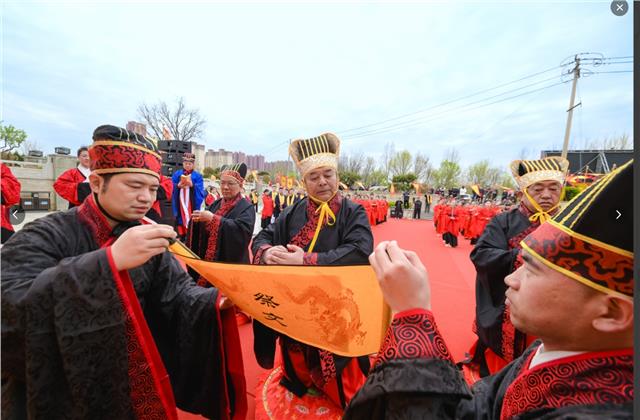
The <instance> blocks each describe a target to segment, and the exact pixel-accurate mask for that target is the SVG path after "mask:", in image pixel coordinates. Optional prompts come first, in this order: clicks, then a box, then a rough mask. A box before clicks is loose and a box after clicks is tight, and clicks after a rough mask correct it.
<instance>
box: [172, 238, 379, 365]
mask: <svg viewBox="0 0 640 420" xmlns="http://www.w3.org/2000/svg"><path fill="white" fill-rule="evenodd" d="M169 250H170V251H171V252H173V253H174V255H175V256H176V257H177V258H179V259H180V260H182V261H183V262H184V263H185V264H187V265H188V266H189V267H191V268H193V269H194V270H195V271H197V272H198V273H199V274H200V275H201V276H202V277H204V278H205V279H207V281H209V282H210V283H211V284H213V285H214V286H215V287H217V288H218V289H219V290H220V291H221V292H222V293H223V294H224V295H225V296H227V297H229V298H230V299H231V300H232V301H233V303H234V304H235V305H236V306H237V307H238V308H240V309H241V310H242V311H244V312H246V313H248V314H249V315H251V316H252V317H253V318H254V319H256V320H257V321H260V322H261V323H263V324H264V325H266V326H268V327H270V328H272V329H274V330H276V331H278V332H280V333H282V334H285V335H287V336H289V337H291V338H294V339H296V340H298V341H300V342H302V343H305V344H308V345H311V346H314V347H318V348H321V349H324V350H328V351H330V352H332V353H336V354H339V355H341V356H348V357H356V356H363V355H367V354H374V353H377V352H378V350H379V349H380V345H381V344H382V341H383V339H384V336H385V333H386V331H387V328H388V326H389V323H390V321H391V312H390V310H389V307H388V306H387V304H386V303H385V302H384V300H383V298H382V293H381V292H380V288H379V287H378V281H377V280H376V277H375V274H374V272H373V269H372V268H371V266H368V265H359V266H339V267H335V266H278V265H248V264H228V263H216V262H209V261H203V260H200V259H197V257H196V256H195V255H194V254H193V253H192V252H191V251H190V250H189V249H188V248H186V247H185V246H184V245H183V244H182V243H180V242H176V243H175V244H173V245H171V246H170V247H169Z"/></svg>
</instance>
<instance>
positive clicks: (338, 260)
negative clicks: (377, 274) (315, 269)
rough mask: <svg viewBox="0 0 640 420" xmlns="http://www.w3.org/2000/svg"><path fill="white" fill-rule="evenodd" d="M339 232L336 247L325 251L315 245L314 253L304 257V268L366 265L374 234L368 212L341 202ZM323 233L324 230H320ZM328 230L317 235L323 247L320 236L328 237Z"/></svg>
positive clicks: (356, 205)
mask: <svg viewBox="0 0 640 420" xmlns="http://www.w3.org/2000/svg"><path fill="white" fill-rule="evenodd" d="M336 224H338V229H339V230H340V231H341V232H340V233H339V235H340V237H341V240H340V242H339V244H338V245H337V246H336V247H331V248H330V249H329V247H327V248H324V247H322V246H321V245H320V246H318V245H316V249H317V250H318V251H317V252H316V251H315V250H314V252H311V253H308V252H307V253H305V257H304V261H305V264H317V265H358V264H368V263H369V260H368V258H369V255H370V254H371V253H372V252H373V234H372V233H371V225H370V224H369V218H368V216H367V212H366V211H365V210H364V207H362V206H361V205H360V204H356V203H352V202H350V201H348V200H343V201H342V207H341V209H340V212H339V217H338V221H337V222H336ZM323 229H325V228H323ZM326 229H327V230H326V231H325V232H323V231H322V230H321V231H320V236H319V237H318V242H319V243H320V244H322V243H323V241H322V239H323V236H324V235H323V234H327V235H328V236H331V235H330V233H329V232H328V230H329V229H328V228H326Z"/></svg>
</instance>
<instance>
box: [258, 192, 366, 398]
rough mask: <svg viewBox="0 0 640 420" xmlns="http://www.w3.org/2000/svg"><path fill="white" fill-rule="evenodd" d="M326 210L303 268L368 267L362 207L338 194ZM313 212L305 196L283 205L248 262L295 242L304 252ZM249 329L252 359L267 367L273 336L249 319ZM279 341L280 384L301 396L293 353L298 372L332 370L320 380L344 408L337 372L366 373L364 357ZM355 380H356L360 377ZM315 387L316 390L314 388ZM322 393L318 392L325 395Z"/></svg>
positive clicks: (310, 234)
mask: <svg viewBox="0 0 640 420" xmlns="http://www.w3.org/2000/svg"><path fill="white" fill-rule="evenodd" d="M330 207H331V209H332V211H333V212H334V214H335V216H336V222H335V224H334V225H333V226H328V225H324V226H323V227H322V229H321V230H320V234H319V235H318V239H317V241H316V244H315V247H314V249H313V252H305V255H304V257H303V261H304V264H305V265H364V264H368V262H369V261H368V256H369V254H371V252H373V235H372V233H371V226H370V225H369V219H368V217H367V213H366V212H365V210H364V208H363V207H362V206H361V205H360V204H356V203H354V202H352V201H350V200H347V199H343V198H342V197H341V196H340V195H336V196H335V197H334V198H333V199H332V200H331V202H330ZM316 209H317V205H316V204H315V203H314V202H312V201H309V199H308V198H304V199H302V200H300V201H299V202H297V203H294V204H293V205H291V206H288V207H286V208H285V209H284V211H283V212H282V213H281V214H280V217H279V218H278V219H277V220H276V221H275V222H274V223H272V224H270V225H269V226H268V227H266V228H265V229H263V230H262V231H260V233H258V235H257V236H256V237H255V238H254V239H253V243H252V251H253V255H254V257H253V258H254V259H253V262H254V263H255V264H260V263H261V262H262V261H261V258H262V254H263V252H264V251H265V250H266V249H268V248H270V247H272V246H276V245H282V246H286V245H287V244H295V245H298V246H300V247H301V248H303V249H304V250H305V251H307V250H308V249H309V245H310V244H311V241H312V238H313V236H314V233H315V230H316V226H317V222H318V213H317V212H316ZM253 330H254V353H255V355H256V359H257V361H258V363H259V364H260V366H262V367H263V368H265V369H269V368H272V367H273V362H274V355H275V342H276V338H277V337H278V333H276V332H275V331H273V330H271V329H270V328H268V327H266V326H264V325H263V324H261V323H259V322H256V321H255V320H254V322H253ZM280 338H281V341H280V345H281V348H283V349H287V350H286V351H283V352H282V355H283V358H284V367H285V381H284V382H282V384H283V385H284V386H286V387H287V388H288V389H289V390H290V391H292V392H293V393H295V394H296V395H298V396H302V395H304V393H305V392H306V391H307V387H308V385H309V384H304V383H302V381H301V380H299V378H297V377H295V376H296V375H295V372H294V371H295V370H296V366H295V361H294V360H293V357H292V356H291V355H290V353H289V350H290V349H295V350H291V351H295V352H297V353H298V354H302V355H303V356H302V357H303V358H304V365H305V366H304V367H303V369H308V370H309V371H311V372H314V371H322V372H327V371H331V372H333V377H332V378H329V377H324V378H323V380H325V381H327V382H326V383H329V384H330V385H329V387H328V388H326V389H328V390H330V392H333V393H334V394H337V396H339V400H340V402H338V405H340V404H342V405H343V406H344V405H345V404H346V403H347V402H348V400H349V399H350V397H351V395H347V393H346V392H345V385H347V384H343V379H344V380H348V379H347V378H343V377H342V372H343V371H345V372H346V371H349V372H354V371H358V365H359V367H360V370H361V371H362V375H364V374H366V372H367V371H368V366H369V361H368V358H367V357H362V358H358V359H352V358H347V357H342V356H338V355H335V354H332V353H330V352H327V351H324V350H320V349H317V348H315V347H311V346H308V345H306V344H302V343H299V342H297V341H296V340H293V339H291V338H289V337H286V336H284V335H281V336H280ZM354 365H355V369H354ZM357 379H358V380H361V379H363V377H361V378H357ZM360 383H361V382H360ZM316 385H317V384H316ZM349 385H353V384H349ZM318 388H320V387H319V386H318ZM326 389H325V388H323V390H325V391H326ZM335 397H336V395H332V399H334V400H335Z"/></svg>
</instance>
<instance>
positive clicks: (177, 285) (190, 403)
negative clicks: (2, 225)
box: [1, 211, 244, 418]
mask: <svg viewBox="0 0 640 420" xmlns="http://www.w3.org/2000/svg"><path fill="white" fill-rule="evenodd" d="M75 216H76V212H75V211H69V212H64V213H56V214H53V215H51V216H47V217H45V218H42V219H38V220H37V221H35V222H32V223H30V224H28V225H27V226H25V227H24V228H23V229H22V230H21V231H20V232H18V233H17V234H16V235H15V236H14V238H13V240H12V241H11V243H10V244H9V246H4V247H3V248H2V251H1V255H2V365H3V393H2V399H3V401H2V404H3V414H4V415H6V416H7V418H13V417H14V416H15V417H17V418H25V417H29V418H68V417H71V418H106V417H105V416H107V417H108V418H131V417H134V416H135V415H139V414H140V412H141V411H146V410H148V411H149V415H150V416H152V415H153V414H154V413H158V411H154V410H157V409H158V407H160V409H162V407H163V406H164V407H165V408H166V403H167V401H166V400H162V401H164V403H163V402H162V401H158V400H159V398H158V393H156V392H154V387H153V386H151V385H150V382H149V381H148V379H149V375H148V374H145V369H148V368H143V369H142V370H140V366H147V365H140V364H138V363H137V362H136V357H138V356H139V355H140V351H141V350H140V347H142V346H141V344H140V343H144V347H146V348H149V349H152V348H157V350H156V351H157V352H158V353H159V354H160V356H161V362H160V363H159V365H157V366H155V367H154V369H157V370H158V371H160V372H161V371H162V370H164V369H165V368H166V373H168V375H169V377H168V379H169V380H170V384H169V385H170V386H171V388H172V389H173V395H174V396H175V404H177V406H178V407H180V408H181V409H184V410H187V411H191V412H194V413H199V414H202V415H204V416H206V417H210V418H226V417H227V416H228V413H229V407H230V406H233V403H234V399H238V400H241V399H242V398H243V397H244V396H243V395H240V396H238V395H237V393H236V392H234V385H235V384H231V380H230V377H229V375H228V374H227V372H226V371H225V369H224V365H223V363H222V361H223V360H224V358H223V356H222V354H223V351H224V350H223V341H222V338H221V333H220V331H221V320H220V313H219V311H218V309H217V305H216V300H217V297H218V291H217V289H215V288H207V289H205V288H201V287H197V286H195V284H193V282H192V280H191V279H190V277H189V276H188V275H187V273H186V272H185V271H184V270H183V269H182V268H181V267H180V265H179V264H178V262H177V261H176V260H175V259H174V257H173V256H171V255H170V254H169V253H164V254H161V255H159V256H156V257H154V258H152V259H151V260H150V261H149V262H147V263H146V264H144V265H143V266H141V267H138V268H135V269H132V270H129V272H128V277H130V279H131V280H130V284H131V286H132V288H133V293H135V294H134V295H133V296H132V299H136V298H137V300H138V302H139V305H140V307H141V309H142V311H143V313H144V316H143V317H141V318H138V319H137V322H138V323H139V324H141V325H143V326H146V328H148V331H150V333H151V336H150V337H148V338H146V337H145V338H143V339H141V340H140V339H136V338H135V337H133V336H132V334H133V333H132V330H131V328H130V326H131V311H128V310H127V308H128V307H129V306H130V305H128V304H127V302H125V301H124V300H123V299H122V294H121V293H120V291H119V286H118V285H119V284H121V283H119V282H118V279H121V278H122V277H123V276H125V275H126V274H127V273H126V272H120V273H115V272H114V271H113V269H112V267H113V262H112V260H111V259H110V252H109V248H101V249H99V248H98V246H97V245H96V242H95V241H94V239H93V237H92V236H91V234H90V232H89V231H88V229H85V228H84V227H83V226H82V225H81V224H80V223H78V219H77V217H75ZM123 273H124V274H123ZM134 335H135V334H134ZM132 337H133V338H132ZM138 338H139V337H138ZM136 367H137V368H136ZM151 383H152V382H151ZM238 385H240V387H239V388H238V389H241V388H242V387H243V386H244V384H238ZM134 391H135V392H134ZM169 394H171V393H169ZM227 395H228V396H229V399H230V400H231V401H229V400H228V399H227V398H226V396H227ZM134 397H136V398H137V401H142V402H144V404H143V406H139V405H137V406H134V404H132V401H134V400H136V399H135V398H134ZM172 399H173V397H170V398H169V399H168V401H169V402H172V401H171V400H172ZM175 404H174V407H175ZM169 408H171V407H169ZM174 411H175V410H174ZM160 412H161V413H164V412H163V411H160ZM223 414H226V415H223Z"/></svg>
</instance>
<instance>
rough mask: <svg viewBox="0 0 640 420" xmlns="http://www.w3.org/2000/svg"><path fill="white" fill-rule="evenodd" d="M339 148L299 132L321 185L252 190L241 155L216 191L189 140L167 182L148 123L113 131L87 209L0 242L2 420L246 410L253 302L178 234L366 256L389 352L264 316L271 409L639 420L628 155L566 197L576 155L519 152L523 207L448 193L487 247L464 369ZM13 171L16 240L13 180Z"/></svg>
mask: <svg viewBox="0 0 640 420" xmlns="http://www.w3.org/2000/svg"><path fill="white" fill-rule="evenodd" d="M339 150H340V140H339V138H338V137H337V136H335V135H334V134H331V133H324V134H322V135H319V136H317V137H313V138H307V139H297V140H294V141H292V142H291V144H290V147H289V154H290V156H291V158H292V159H293V161H294V162H295V164H296V166H297V168H298V170H299V172H300V176H301V180H302V185H303V187H304V191H302V190H297V191H296V190H287V189H285V188H279V187H278V188H271V189H265V190H264V191H263V192H262V197H261V200H260V198H259V197H258V191H257V190H250V191H249V192H246V191H245V189H244V187H245V179H246V175H247V171H248V169H247V166H246V165H245V164H244V163H239V164H234V165H226V166H224V167H222V168H221V171H220V181H219V191H218V190H217V189H214V188H207V189H205V187H204V182H203V179H202V176H201V174H199V173H198V172H197V171H196V170H195V168H194V160H195V157H194V156H193V155H191V154H185V156H184V162H183V168H182V169H180V170H179V171H177V172H176V173H174V174H173V176H172V177H171V178H167V177H164V176H162V175H161V164H162V162H161V157H160V154H159V153H158V150H157V147H156V144H155V142H153V141H152V140H151V139H149V138H147V137H144V136H141V135H139V134H136V133H134V132H130V131H127V130H125V129H122V128H119V127H114V126H110V125H105V126H100V127H98V128H96V130H95V131H94V133H93V144H92V145H91V146H90V147H88V148H83V149H81V150H80V151H79V152H78V158H79V164H78V167H77V168H73V169H71V170H69V171H67V172H65V173H64V174H63V175H62V176H61V177H60V179H59V180H58V181H56V187H55V188H56V191H58V193H59V194H60V195H61V196H63V197H65V198H66V199H67V200H68V201H69V203H70V207H71V208H70V209H69V210H67V211H63V212H56V213H53V214H50V215H48V216H46V217H42V218H40V219H37V220H35V221H33V222H31V223H29V224H27V225H26V226H24V227H23V228H22V229H21V230H20V231H19V232H17V233H15V234H13V236H12V237H11V238H10V239H8V240H7V241H6V242H5V243H4V245H3V246H2V250H1V255H2V267H1V270H2V273H1V274H2V279H1V281H2V301H3V304H2V318H3V323H2V414H3V416H6V417H7V418H102V417H104V416H105V414H106V415H108V417H110V418H141V419H146V418H170V419H175V418H177V411H176V407H178V408H180V409H182V410H185V411H188V412H192V413H198V414H201V415H203V416H205V417H208V418H221V419H231V418H244V417H245V416H246V415H247V401H246V396H247V390H246V380H245V378H244V372H243V361H242V351H241V350H240V348H239V346H240V341H239V333H238V323H237V318H236V312H237V308H235V307H234V305H233V302H231V301H230V300H229V299H227V298H226V297H224V296H222V295H221V294H220V293H219V291H218V289H217V288H216V287H213V286H212V285H211V283H209V281H208V279H205V278H202V277H201V276H200V275H199V274H198V273H196V272H195V271H191V270H190V269H188V270H187V269H185V268H184V267H183V266H182V265H181V264H180V263H179V262H178V261H177V260H176V258H175V257H174V256H173V255H172V254H171V253H170V252H168V251H167V248H168V247H169V246H170V244H171V243H173V242H175V241H176V240H178V239H181V240H183V241H184V242H185V244H186V246H187V247H188V248H190V250H191V251H192V252H193V253H194V254H195V255H197V256H198V257H199V258H201V259H204V260H207V261H218V262H226V263H243V264H262V265H287V266H305V265H316V266H317V265H322V266H331V265H342V266H344V265H366V264H370V265H371V267H372V268H373V271H374V272H375V275H376V277H377V279H378V282H379V286H380V289H381V291H382V294H383V296H384V299H385V301H386V302H387V303H388V305H389V306H390V308H391V310H392V312H393V319H392V322H391V325H390V327H389V329H388V331H387V337H386V339H385V340H384V342H383V343H382V346H381V348H380V351H379V353H378V355H377V356H376V357H370V356H367V355H364V356H361V357H345V356H341V355H338V354H334V353H331V352H329V351H327V350H324V349H322V348H317V347H313V346H310V345H308V344H305V343H302V342H300V341H298V340H296V338H295V337H290V336H288V335H285V334H283V333H280V332H276V331H275V330H273V329H271V328H269V326H267V325H264V324H263V323H261V322H258V321H256V320H253V324H252V328H253V335H254V339H253V342H254V346H253V351H254V355H255V358H256V360H257V362H258V364H259V365H260V366H261V367H262V368H264V369H266V370H267V373H266V374H265V375H264V377H263V378H262V380H261V382H260V384H259V390H257V391H256V400H257V404H256V412H255V417H256V418H259V419H262V418H265V419H266V418H276V419H283V418H289V417H292V418H294V417H295V418H301V417H311V418H312V417H320V418H340V417H342V416H344V418H348V419H360V418H362V419H365V418H366V419H369V418H381V419H382V418H480V417H482V418H495V419H498V418H501V419H511V418H519V417H527V418H536V417H545V416H546V417H545V418H552V417H553V418H569V417H570V418H590V417H597V416H600V417H605V418H632V416H633V414H632V409H631V407H632V404H633V349H632V346H633V344H632V339H633V247H632V242H633V240H632V234H631V232H632V230H631V219H630V218H624V219H623V220H617V219H615V218H612V217H608V216H607V215H608V214H609V213H610V212H609V210H610V207H611V203H615V205H616V208H619V209H623V210H622V211H623V212H624V213H625V214H629V215H631V214H633V208H632V197H631V195H630V194H628V191H630V190H631V188H632V169H633V163H632V162H629V163H628V164H626V165H624V166H621V167H620V168H617V169H616V170H614V171H612V172H611V173H609V174H607V175H606V176H605V177H603V178H602V179H601V180H599V181H598V182H597V183H595V184H594V185H592V186H591V187H590V188H588V189H587V190H586V191H585V192H584V193H582V194H580V195H579V196H578V197H576V198H575V199H574V200H573V201H571V202H570V203H569V204H568V205H567V206H566V207H564V208H563V209H560V192H561V190H562V186H563V183H564V177H565V176H566V172H567V166H568V163H567V161H566V160H564V159H561V158H546V159H540V160H519V161H514V162H513V164H512V166H511V169H512V173H513V175H514V178H515V179H516V181H517V183H518V186H519V188H520V191H521V193H522V197H523V198H522V200H521V202H520V203H519V204H518V205H517V206H515V207H514V208H511V209H500V208H498V207H497V206H495V205H492V204H491V202H487V203H483V204H477V205H469V204H465V203H456V202H455V200H448V199H444V200H443V201H441V202H438V203H437V204H436V205H435V207H434V225H435V226H436V229H437V230H438V232H439V233H440V234H442V236H443V240H444V241H445V242H446V243H448V244H449V245H451V246H456V244H457V236H458V235H459V234H463V235H464V237H465V238H467V239H469V240H471V241H472V242H474V244H475V247H474V250H473V252H472V254H471V260H472V262H473V264H474V266H475V268H476V272H477V278H476V319H475V322H474V325H473V328H474V331H475V332H476V333H477V336H478V340H477V342H476V343H474V345H473V346H472V348H471V349H470V351H469V358H468V359H467V360H464V361H462V363H459V364H457V365H456V363H455V362H456V361H454V360H453V359H452V357H451V355H450V353H449V351H448V349H447V345H446V343H445V341H444V340H443V339H442V337H441V336H440V334H439V332H438V329H437V325H436V320H435V316H434V314H433V313H432V312H431V295H430V287H429V278H428V275H427V271H426V268H425V267H424V266H423V264H422V262H421V261H420V259H419V257H418V256H417V255H416V254H415V253H414V252H412V251H410V250H405V249H401V248H400V247H398V245H397V243H396V242H395V241H391V242H382V243H380V244H379V245H378V246H377V247H376V248H375V249H374V238H373V233H372V228H371V227H372V226H374V225H376V224H378V223H381V222H384V221H385V220H386V218H387V213H389V208H388V207H389V204H388V201H387V200H385V199H383V198H382V197H380V196H378V197H375V196H371V195H368V196H364V195H358V196H355V197H353V198H351V197H348V196H346V194H345V193H343V192H341V191H340V190H339V171H338V160H339ZM2 171H3V172H2V204H3V242H4V232H5V225H4V220H5V214H4V211H5V207H4V206H8V205H10V204H11V203H12V202H15V195H16V187H15V185H13V187H12V184H11V182H13V181H12V179H11V177H10V176H9V175H8V174H7V175H6V178H7V183H6V184H5V173H6V172H5V171H6V169H5V166H4V165H3V166H2ZM80 184H83V185H80ZM17 194H18V196H19V184H18V188H17ZM63 194H65V195H63ZM67 197H68V198H67ZM431 199H432V195H431V194H427V196H425V203H427V204H426V205H428V206H430V205H431ZM260 201H261V203H260ZM406 201H407V200H404V197H403V200H402V201H400V207H406V206H407V204H406V203H405V202H406ZM418 201H420V200H416V202H418ZM260 204H262V210H261V211H260V212H259V211H258V210H259V207H260ZM421 207H422V206H421V205H420V206H419V208H418V214H417V216H418V217H416V213H415V211H416V205H415V204H414V218H419V217H420V213H419V212H420V210H421ZM402 210H404V209H402ZM427 211H428V210H427ZM258 214H260V217H261V227H262V229H261V230H260V231H259V233H258V234H257V235H256V236H255V237H254V236H253V234H254V226H255V223H256V217H257V215H258ZM174 221H175V223H173V222H174ZM241 280H242V279H238V281H240V282H241ZM319 287H320V288H321V283H319ZM470 327H471V326H470Z"/></svg>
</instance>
